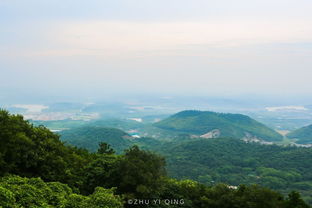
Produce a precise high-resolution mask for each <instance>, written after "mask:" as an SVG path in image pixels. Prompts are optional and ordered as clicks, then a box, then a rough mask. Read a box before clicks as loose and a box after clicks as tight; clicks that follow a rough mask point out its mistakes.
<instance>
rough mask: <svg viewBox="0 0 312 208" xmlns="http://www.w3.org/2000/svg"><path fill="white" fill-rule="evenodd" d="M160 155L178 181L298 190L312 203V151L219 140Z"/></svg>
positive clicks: (169, 147) (170, 147)
mask: <svg viewBox="0 0 312 208" xmlns="http://www.w3.org/2000/svg"><path fill="white" fill-rule="evenodd" d="M157 152H159V153H161V154H162V155H164V156H165V158H166V160H167V170H168V173H169V175H170V176H172V177H175V178H178V179H184V178H189V179H192V180H196V181H199V182H201V183H204V184H206V185H213V184H216V183H220V182H221V183H227V184H231V185H239V184H242V183H243V184H260V185H263V186H265V187H270V188H272V189H275V190H279V191H281V192H285V191H286V192H288V191H290V190H298V191H300V192H301V193H303V194H304V197H305V198H306V199H307V200H308V201H309V202H310V203H312V197H311V192H312V182H311V178H312V167H311V164H312V148H303V147H283V146H278V145H261V144H257V143H245V142H244V141H241V140H235V139H231V138H218V139H209V140H207V139H201V140H192V141H188V142H184V143H180V144H177V143H173V142H172V143H167V144H165V145H162V146H160V147H159V148H158V149H157Z"/></svg>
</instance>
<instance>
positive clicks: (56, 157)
mask: <svg viewBox="0 0 312 208" xmlns="http://www.w3.org/2000/svg"><path fill="white" fill-rule="evenodd" d="M0 128H1V129H0V142H1V143H0V144H1V145H0V161H1V170H0V176H1V177H0V207H2V208H22V207H34V208H36V207H38V208H39V207H40V208H41V207H47V208H48V207H65V208H67V207H68V208H69V207H70V208H73V207H77V208H79V207H90V208H96V207H104V208H105V207H106V208H117V207H124V206H125V207H158V208H164V207H168V205H170V206H169V207H186V208H200V207H202V208H209V207H211V208H223V207H224V208H227V207H237V208H238V207H243V208H244V207H246V208H258V207H259V208H260V207H266V208H278V207H281V208H290V207H297V208H306V207H308V205H306V203H305V202H304V201H303V200H302V199H301V197H300V194H298V193H297V192H291V193H290V194H289V196H288V197H286V198H285V197H283V196H282V195H281V194H279V193H277V192H275V191H272V190H269V189H267V188H262V187H259V186H254V185H252V186H244V185H241V186H239V187H238V188H237V189H235V188H233V187H230V186H228V185H216V186H212V187H210V186H205V185H202V184H200V183H197V182H194V181H191V180H184V181H177V180H174V179H170V178H167V177H166V173H165V169H164V167H165V161H164V159H163V158H162V157H161V156H159V155H157V154H155V153H151V152H149V151H143V150H140V149H139V148H138V147H137V146H133V147H131V148H129V149H127V150H126V151H125V153H124V154H123V155H116V154H114V151H113V150H112V149H111V147H110V146H109V145H107V144H104V143H100V145H99V149H98V151H97V152H95V153H90V152H88V151H86V150H82V149H77V148H74V147H71V146H66V145H64V143H62V142H61V141H60V140H59V136H58V135H56V134H53V133H52V132H50V131H49V130H48V129H46V128H45V127H42V126H39V127H34V126H32V125H31V124H29V123H28V122H27V121H25V120H23V118H22V117H21V116H18V115H17V116H16V115H10V114H9V113H8V112H6V111H3V110H0ZM188 168H192V167H188ZM137 199H142V200H141V201H145V202H146V203H144V204H140V200H139V203H137ZM155 199H156V201H157V199H159V203H152V202H153V200H155ZM146 200H150V201H149V203H148V204H147V201H146Z"/></svg>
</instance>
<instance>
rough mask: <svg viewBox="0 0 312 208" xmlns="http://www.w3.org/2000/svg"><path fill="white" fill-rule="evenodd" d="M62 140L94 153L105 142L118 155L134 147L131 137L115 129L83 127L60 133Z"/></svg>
mask: <svg viewBox="0 0 312 208" xmlns="http://www.w3.org/2000/svg"><path fill="white" fill-rule="evenodd" d="M60 135H61V139H62V140H63V141H65V142H67V143H68V144H71V145H74V146H77V147H83V148H86V149H88V150H90V151H92V152H95V151H96V150H97V149H98V146H99V143H101V142H105V143H108V144H109V145H111V146H112V148H113V149H115V150H116V151H117V152H118V153H121V152H122V151H123V150H125V149H127V148H128V147H130V146H131V145H132V142H131V141H130V139H131V137H130V136H129V135H128V134H127V133H125V132H124V131H121V130H119V129H115V128H106V127H96V126H83V127H79V128H73V129H70V130H65V131H61V132H60Z"/></svg>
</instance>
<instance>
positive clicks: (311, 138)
mask: <svg viewBox="0 0 312 208" xmlns="http://www.w3.org/2000/svg"><path fill="white" fill-rule="evenodd" d="M286 136H287V137H288V138H291V139H297V141H296V143H299V144H312V125H309V126H305V127H302V128H300V129H297V130H295V131H293V132H290V133H289V134H287V135H286Z"/></svg>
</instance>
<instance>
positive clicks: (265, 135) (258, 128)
mask: <svg viewBox="0 0 312 208" xmlns="http://www.w3.org/2000/svg"><path fill="white" fill-rule="evenodd" d="M154 126H155V127H158V128H161V129H164V130H169V131H172V132H177V133H181V134H190V135H197V136H201V137H203V138H217V137H232V138H244V137H248V138H254V137H256V138H259V139H263V140H266V141H279V140H282V136H281V135H280V134H278V133H277V132H276V131H274V130H272V129H270V128H268V127H267V126H265V125H264V124H262V123H260V122H258V121H256V120H254V119H252V118H250V117H248V116H245V115H242V114H230V113H215V112H210V111H194V110H188V111H182V112H179V113H177V114H175V115H173V116H170V117H169V118H167V119H164V120H162V121H160V122H157V123H155V124H154Z"/></svg>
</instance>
